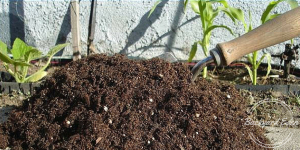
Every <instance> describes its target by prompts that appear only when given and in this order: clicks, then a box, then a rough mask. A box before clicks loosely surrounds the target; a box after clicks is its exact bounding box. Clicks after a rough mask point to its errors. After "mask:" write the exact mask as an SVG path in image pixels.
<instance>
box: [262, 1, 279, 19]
mask: <svg viewBox="0 0 300 150" xmlns="http://www.w3.org/2000/svg"><path fill="white" fill-rule="evenodd" d="M282 1H284V0H279V1H272V2H270V3H269V5H268V6H267V8H266V10H265V11H264V12H263V14H262V16H261V19H260V20H261V22H262V24H264V23H266V22H267V21H268V20H270V13H271V11H272V10H273V9H274V8H275V7H276V6H277V5H278V4H279V3H280V2H282Z"/></svg>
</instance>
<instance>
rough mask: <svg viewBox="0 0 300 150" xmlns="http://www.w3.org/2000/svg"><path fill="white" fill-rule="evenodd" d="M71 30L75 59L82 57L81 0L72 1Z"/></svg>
mask: <svg viewBox="0 0 300 150" xmlns="http://www.w3.org/2000/svg"><path fill="white" fill-rule="evenodd" d="M70 11H71V32H72V47H73V60H74V61H75V60H78V59H81V42H80V22H79V2H78V0H72V1H71V10H70Z"/></svg>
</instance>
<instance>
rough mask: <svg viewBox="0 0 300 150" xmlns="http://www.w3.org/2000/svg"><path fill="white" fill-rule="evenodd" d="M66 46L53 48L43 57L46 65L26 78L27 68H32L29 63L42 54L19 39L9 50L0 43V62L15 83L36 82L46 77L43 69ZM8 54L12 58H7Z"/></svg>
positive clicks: (61, 45)
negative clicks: (45, 59) (11, 67)
mask: <svg viewBox="0 0 300 150" xmlns="http://www.w3.org/2000/svg"><path fill="white" fill-rule="evenodd" d="M67 45H68V44H59V45H57V46H55V47H53V48H52V49H51V50H50V51H49V52H48V54H47V55H46V56H45V57H47V58H48V61H47V63H46V64H45V65H44V66H43V67H41V68H40V69H39V70H38V71H37V72H35V73H34V74H32V75H30V76H27V71H28V68H29V67H31V66H32V65H31V64H30V62H31V61H32V60H35V59H38V58H41V57H42V53H41V52H40V51H39V50H37V49H36V48H34V47H31V46H28V45H27V44H26V43H24V42H23V41H22V40H20V39H19V38H17V39H16V40H15V41H14V43H13V46H12V49H11V50H9V49H8V48H7V45H6V44H5V43H3V42H2V41H0V60H1V61H3V65H4V67H5V69H6V71H7V72H8V73H10V74H11V75H12V76H13V77H14V78H15V80H16V82H18V83H24V82H37V81H39V80H41V79H42V78H43V77H44V76H46V75H47V72H46V71H45V69H46V68H47V67H48V65H49V64H50V61H51V58H52V57H53V56H54V55H55V54H56V53H57V52H59V51H60V50H61V49H63V48H64V47H66V46H67ZM9 53H10V54H12V58H10V57H9V55H8V54H9ZM10 66H13V69H10Z"/></svg>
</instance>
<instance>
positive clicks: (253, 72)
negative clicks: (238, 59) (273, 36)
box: [244, 0, 298, 85]
mask: <svg viewBox="0 0 300 150" xmlns="http://www.w3.org/2000/svg"><path fill="white" fill-rule="evenodd" d="M281 2H287V3H288V4H289V5H290V7H291V8H292V9H294V8H296V7H298V3H297V1H295V0H278V1H272V2H270V3H269V5H268V6H267V8H266V9H265V11H264V12H263V14H262V16H261V23H262V24H264V23H266V22H267V21H269V20H272V19H273V18H275V17H277V16H278V15H280V14H271V12H272V10H273V9H274V8H275V7H276V6H277V5H278V4H279V3H281ZM244 26H245V23H244ZM251 30H252V19H251V12H250V11H249V27H247V26H245V32H246V33H247V32H249V31H251ZM292 41H293V40H291V42H292ZM257 57H258V51H255V52H253V53H252V54H249V55H247V59H248V61H249V62H250V64H251V65H252V68H251V67H250V66H248V65H246V64H244V65H245V67H246V68H247V70H248V73H249V75H250V78H251V81H252V84H253V85H256V84H257V69H258V67H259V66H260V64H261V62H262V61H263V59H264V58H267V63H268V68H267V74H266V76H265V78H267V77H268V75H269V73H270V71H271V69H272V68H271V55H270V54H269V53H265V54H264V55H262V57H261V58H260V59H259V61H257V59H258V58H257Z"/></svg>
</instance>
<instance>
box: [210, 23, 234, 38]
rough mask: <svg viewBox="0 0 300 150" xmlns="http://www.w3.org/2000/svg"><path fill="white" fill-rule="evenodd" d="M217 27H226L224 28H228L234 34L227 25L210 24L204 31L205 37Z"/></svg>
mask: <svg viewBox="0 0 300 150" xmlns="http://www.w3.org/2000/svg"><path fill="white" fill-rule="evenodd" d="M216 28H224V29H227V30H228V31H229V32H230V33H231V34H232V35H234V33H233V31H232V30H231V29H230V28H229V27H227V26H224V25H213V26H210V27H209V28H208V29H207V30H206V31H205V32H204V37H205V36H206V35H207V34H209V33H210V32H211V31H212V30H214V29H216Z"/></svg>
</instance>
